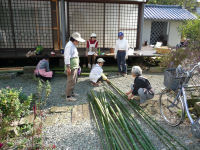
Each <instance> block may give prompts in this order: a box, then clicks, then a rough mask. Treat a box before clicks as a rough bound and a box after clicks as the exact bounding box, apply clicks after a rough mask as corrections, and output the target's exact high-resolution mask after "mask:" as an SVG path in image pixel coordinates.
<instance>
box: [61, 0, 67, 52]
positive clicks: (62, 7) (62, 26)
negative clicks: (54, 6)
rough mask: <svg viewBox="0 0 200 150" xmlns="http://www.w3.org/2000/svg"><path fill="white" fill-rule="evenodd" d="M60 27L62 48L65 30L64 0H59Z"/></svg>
mask: <svg viewBox="0 0 200 150" xmlns="http://www.w3.org/2000/svg"><path fill="white" fill-rule="evenodd" d="M61 28H62V49H64V48H65V44H66V42H65V41H66V31H65V2H64V0H61Z"/></svg>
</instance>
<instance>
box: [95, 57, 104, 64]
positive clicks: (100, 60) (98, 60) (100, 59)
mask: <svg viewBox="0 0 200 150" xmlns="http://www.w3.org/2000/svg"><path fill="white" fill-rule="evenodd" d="M97 62H98V63H102V62H105V60H104V59H103V58H98V59H97Z"/></svg>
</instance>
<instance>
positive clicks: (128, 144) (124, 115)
mask: <svg viewBox="0 0 200 150" xmlns="http://www.w3.org/2000/svg"><path fill="white" fill-rule="evenodd" d="M110 86H111V87H112V88H113V89H115V90H116V91H117V93H118V94H119V96H120V97H122V99H123V100H125V101H126V102H127V103H128V105H129V106H130V109H132V110H133V111H134V112H135V113H136V114H137V115H138V116H139V117H140V118H141V119H142V120H143V122H144V123H146V124H147V125H148V127H149V129H151V130H152V131H153V132H154V133H155V135H156V136H157V137H158V138H159V139H160V141H161V142H162V143H163V144H164V145H165V146H166V147H167V148H168V149H178V148H182V149H186V148H185V147H184V146H183V145H182V144H181V143H180V142H179V141H178V140H177V139H176V138H175V137H173V136H172V135H171V134H170V133H168V132H167V131H166V130H165V129H163V128H162V127H161V126H160V125H159V124H158V123H157V122H156V121H155V120H154V119H153V118H151V117H150V115H148V114H147V113H146V112H145V111H144V110H143V109H142V108H141V107H140V106H139V105H137V104H136V103H135V102H134V101H129V100H128V99H127V96H126V95H125V94H124V93H123V92H122V91H120V90H119V89H118V88H117V87H116V86H114V85H113V84H112V83H110ZM119 96H117V95H116V94H115V93H113V92H112V91H111V90H108V89H105V90H104V92H97V93H94V91H91V94H89V95H88V98H89V100H90V106H91V109H92V113H93V115H94V119H95V122H96V126H97V129H98V133H99V135H100V139H101V142H102V145H103V148H104V149H106V150H108V149H123V150H124V149H128V150H132V149H135V150H140V149H144V150H155V149H156V148H155V146H154V145H153V143H152V141H151V140H150V139H149V137H148V136H147V135H146V134H145V132H144V131H143V130H142V128H141V127H140V126H141V125H139V123H138V121H137V120H136V119H135V118H134V116H133V115H131V113H130V111H129V110H128V109H127V106H126V105H125V104H124V103H122V102H121V100H120V98H119Z"/></svg>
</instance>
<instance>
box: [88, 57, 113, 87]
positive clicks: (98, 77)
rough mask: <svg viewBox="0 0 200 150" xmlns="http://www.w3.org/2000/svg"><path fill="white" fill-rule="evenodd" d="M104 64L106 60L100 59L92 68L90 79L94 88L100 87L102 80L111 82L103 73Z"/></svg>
mask: <svg viewBox="0 0 200 150" xmlns="http://www.w3.org/2000/svg"><path fill="white" fill-rule="evenodd" d="M104 62H105V60H104V59H103V58H98V59H97V64H96V65H95V66H94V67H93V68H92V70H91V72H90V75H89V79H90V81H91V84H92V85H93V86H99V83H100V82H101V81H102V80H105V81H107V82H109V80H108V78H107V77H106V76H105V75H104V73H103V69H102V66H103V64H104Z"/></svg>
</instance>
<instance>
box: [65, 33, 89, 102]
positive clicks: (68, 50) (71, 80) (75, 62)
mask: <svg viewBox="0 0 200 150" xmlns="http://www.w3.org/2000/svg"><path fill="white" fill-rule="evenodd" d="M79 42H85V40H84V39H83V38H82V37H81V35H80V33H78V32H74V33H73V34H72V35H71V37H70V40H69V42H68V43H67V44H66V46H65V50H64V63H65V65H66V74H67V87H66V100H67V101H75V100H76V99H75V98H74V96H75V94H74V86H75V84H76V82H77V71H78V68H79V55H78V50H77V45H78V44H79Z"/></svg>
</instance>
